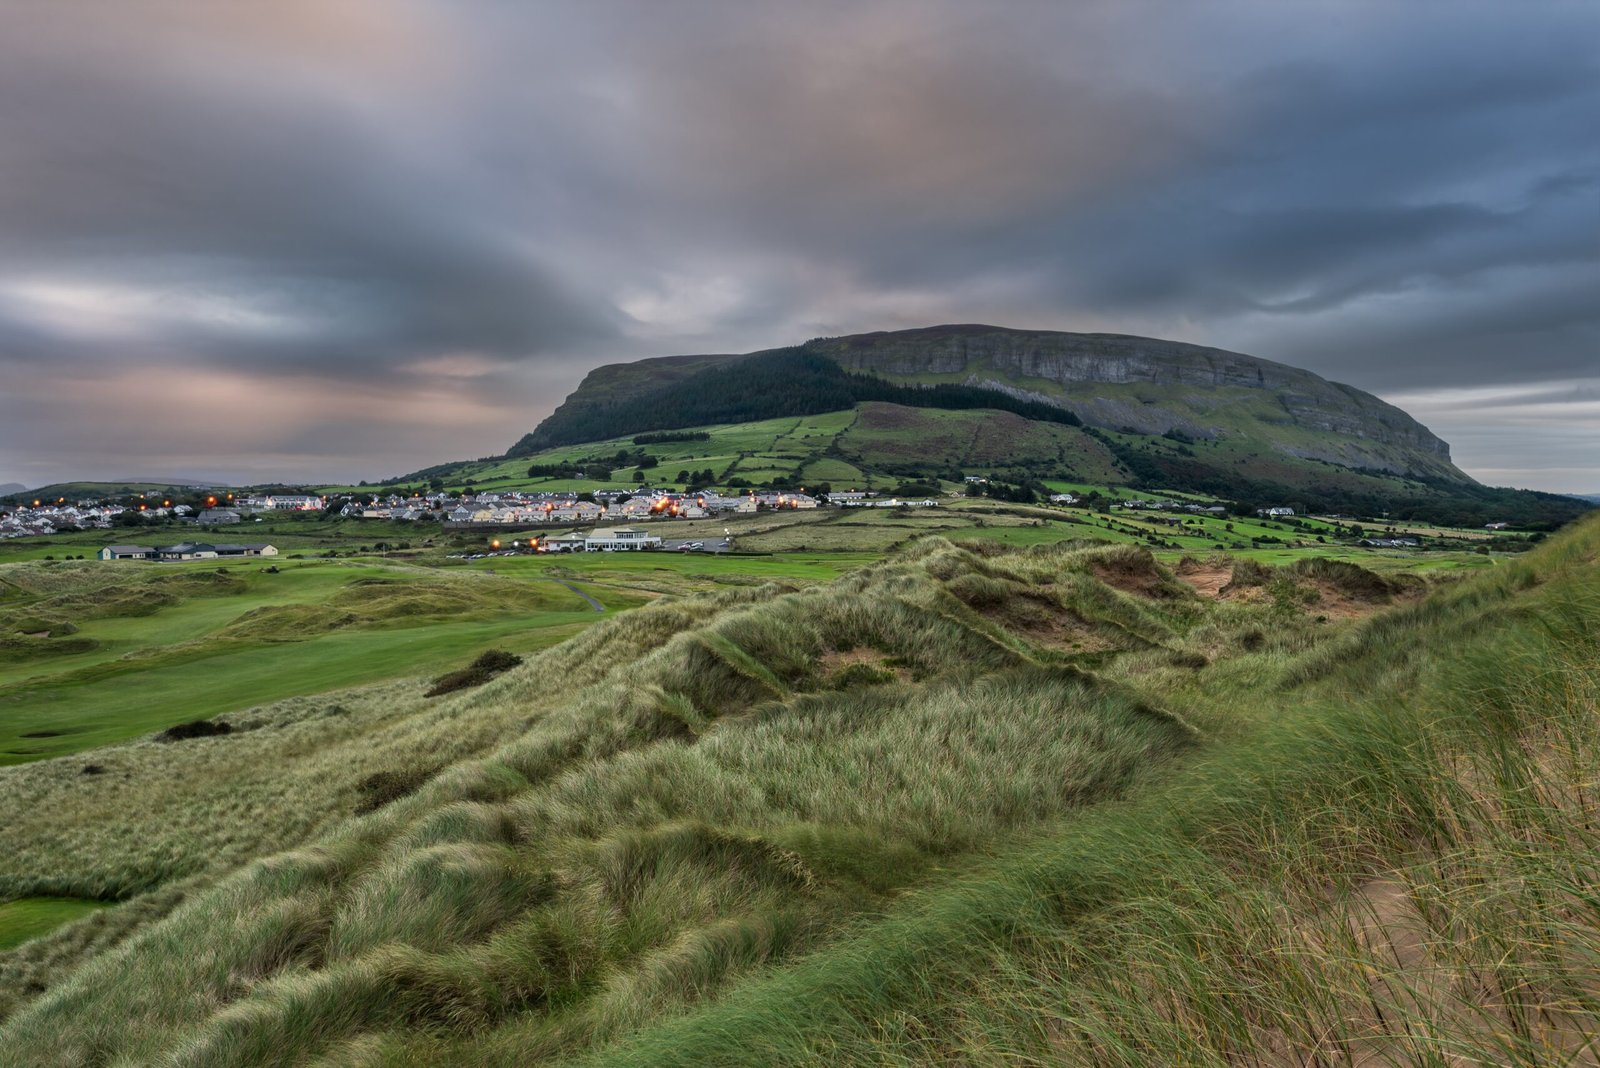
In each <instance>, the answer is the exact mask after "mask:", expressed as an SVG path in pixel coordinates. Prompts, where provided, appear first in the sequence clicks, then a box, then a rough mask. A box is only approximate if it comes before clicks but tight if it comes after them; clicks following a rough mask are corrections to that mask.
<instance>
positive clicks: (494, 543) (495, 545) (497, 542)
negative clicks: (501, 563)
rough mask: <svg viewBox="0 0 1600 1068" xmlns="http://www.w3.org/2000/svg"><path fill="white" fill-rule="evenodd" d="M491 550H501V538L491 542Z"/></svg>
mask: <svg viewBox="0 0 1600 1068" xmlns="http://www.w3.org/2000/svg"><path fill="white" fill-rule="evenodd" d="M489 548H491V549H498V548H500V539H499V538H495V539H494V540H493V541H491V542H489Z"/></svg>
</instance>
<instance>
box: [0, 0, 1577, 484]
mask: <svg viewBox="0 0 1600 1068" xmlns="http://www.w3.org/2000/svg"><path fill="white" fill-rule="evenodd" d="M0 18H3V19H4V23H5V25H4V26H3V28H0V375H4V376H5V378H6V382H5V386H6V387H7V388H6V389H5V390H4V391H0V406H4V410H3V411H0V459H3V460H5V461H6V463H4V464H0V478H3V479H4V480H7V481H9V480H11V479H12V478H20V479H22V480H24V481H31V482H39V481H43V480H44V479H46V478H48V477H56V476H57V475H68V474H88V473H94V472H99V473H102V474H105V473H111V472H107V471H105V470H104V466H105V463H104V462H101V461H97V460H96V457H103V456H105V455H106V454H107V453H110V452H115V454H116V455H118V456H119V457H126V456H128V455H129V450H133V455H142V456H144V457H147V458H148V462H147V463H143V464H138V465H137V466H146V467H148V466H152V465H154V466H156V467H165V468H167V469H171V468H172V466H173V465H178V466H179V467H182V466H183V464H184V457H185V456H186V455H192V454H199V455H204V456H206V457H208V463H209V466H208V467H207V470H217V469H226V470H234V471H238V472H241V473H246V472H248V473H250V474H259V475H260V476H261V477H267V476H268V475H271V474H273V473H274V471H273V468H274V466H275V465H277V466H278V467H280V468H282V467H292V468H293V471H285V470H279V471H277V472H276V473H278V474H301V473H303V474H304V475H306V476H311V475H326V476H333V475H340V476H344V477H372V476H374V475H378V474H381V473H392V472H393V471H395V470H397V469H400V468H404V467H407V466H422V465H424V464H427V463H430V462H436V461H438V460H442V459H445V458H447V457H449V456H459V455H477V454H482V453H486V452H490V451H493V450H495V449H498V448H503V447H504V446H505V445H506V444H509V442H510V441H511V440H513V439H514V438H515V437H516V436H517V435H518V434H520V433H521V432H522V431H523V430H525V429H527V428H528V427H529V426H531V425H532V424H533V423H534V422H536V421H537V419H538V418H539V417H540V416H542V414H544V413H545V412H546V411H548V410H549V409H550V408H551V407H553V406H554V404H555V403H557V402H558V401H559V400H560V398H561V396H562V395H563V394H564V393H565V392H566V391H567V390H568V389H570V388H571V387H572V385H574V384H575V383H576V381H577V379H578V378H579V377H580V376H581V374H582V373H583V371H584V370H585V369H586V368H587V367H590V366H593V365H594V364H596V363H600V362H606V361H609V360H614V359H628V358H634V357H637V356H642V355H652V354H660V353H665V352H681V351H697V350H698V351H738V350H742V349H748V348H755V347H760V346H765V345H771V344H777V343H781V342H784V341H788V340H793V339H798V338H803V337H806V336H811V335H814V334H823V333H826V334H837V333H844V332H849V331H854V330H867V329H881V328H892V327H897V326H909V325H925V324H927V323H930V322H939V321H996V322H1002V323H1011V324H1015V325H1019V326H1035V327H1055V328H1061V329H1092V330H1120V331H1124V332H1130V333H1151V334H1159V335H1164V336H1173V337H1178V338H1182V339H1185V340H1192V341H1199V342H1204V343H1209V344H1216V345H1221V346H1224V347H1229V348H1236V349H1241V350H1244V351H1250V352H1254V353H1256V354H1258V355H1262V356H1266V357H1269V358H1275V359H1281V360H1285V361H1287V362H1291V363H1298V364H1301V365H1303V366H1308V367H1311V368H1312V369H1313V370H1316V371H1318V372H1320V373H1322V374H1324V375H1327V376H1328V377H1331V378H1335V379H1338V380H1342V381H1349V382H1352V383H1354V384H1356V385H1359V386H1362V387H1365V388H1368V389H1373V390H1377V391H1380V392H1385V393H1392V394H1397V395H1403V396H1415V397H1418V398H1421V400H1419V403H1421V404H1423V405H1424V406H1426V407H1427V408H1428V410H1429V411H1430V412H1432V413H1435V415H1434V418H1436V419H1440V420H1443V422H1444V425H1442V426H1440V427H1436V429H1440V430H1441V431H1442V432H1444V433H1445V436H1446V437H1449V438H1452V439H1453V440H1456V441H1457V443H1458V449H1457V453H1458V456H1459V455H1471V454H1473V451H1472V449H1471V448H1470V447H1469V448H1467V449H1466V450H1465V452H1464V451H1463V449H1462V448H1461V447H1460V445H1461V444H1462V442H1463V440H1464V439H1462V438H1461V434H1462V433H1465V434H1467V435H1468V437H1470V436H1471V435H1473V434H1480V436H1481V440H1483V441H1485V442H1487V441H1490V440H1493V441H1495V442H1497V443H1498V444H1497V445H1496V446H1495V450H1496V451H1497V452H1498V453H1503V449H1501V446H1502V445H1503V443H1504V441H1505V440H1506V439H1507V437H1508V436H1515V434H1516V433H1517V432H1518V431H1517V430H1516V427H1518V426H1520V425H1524V423H1525V413H1526V412H1527V411H1528V410H1529V408H1530V406H1531V402H1529V401H1528V400H1527V397H1528V396H1529V395H1531V394H1529V393H1528V390H1529V389H1534V388H1537V389H1538V390H1542V391H1544V392H1546V393H1550V394H1552V395H1565V394H1563V393H1562V391H1564V390H1567V391H1570V390H1572V389H1577V388H1587V387H1583V386H1582V383H1583V382H1586V381H1588V380H1590V379H1592V378H1593V377H1595V372H1596V363H1597V359H1596V352H1597V351H1600V325H1597V319H1596V311H1595V303H1596V302H1595V301H1594V299H1593V298H1594V294H1595V292H1596V290H1597V287H1600V270H1597V240H1600V239H1597V234H1600V137H1597V136H1596V134H1597V133H1600V130H1597V128H1596V124H1597V118H1596V116H1600V77H1597V68H1596V58H1595V50H1594V48H1593V42H1594V40H1595V39H1596V36H1597V33H1600V9H1596V8H1594V7H1592V6H1587V5H1578V4H1559V3H1550V4H1533V5H1516V6H1512V5H1499V4H1470V3H1469V4H1453V5H1450V6H1449V7H1448V8H1446V7H1444V6H1439V5H1387V4H1377V3H1371V4H1368V3H1355V2H1351V3H1344V4H1323V5H1282V4H1270V3H1237V4H1214V5H1205V6H1204V7H1203V8H1202V7H1200V6H1198V5H1195V6H1189V5H1173V4H1138V3H1117V4H1111V3H1105V4H1074V5H1050V4H1042V3H1031V2H1025V0H1018V2H1015V3H994V4H983V5H976V4H967V3H956V2H953V0H952V2H949V3H935V2H932V0H928V2H920V0H919V2H914V3H913V2H903V3H899V2H883V3H873V4H845V3H817V4H804V5H799V4H795V5H746V4H733V3H690V2H682V3H674V4H671V5H663V4H653V3H643V2H640V3H620V2H619V3H583V4H579V3H575V2H574V3H559V2H550V3H540V4H497V3H490V2H476V3H474V2H469V3H443V2H440V3H425V2H421V0H384V2H379V0H340V2H337V3H326V2H321V0H319V2H310V0H300V2H288V0H285V2H282V3H276V4H272V5H211V4H200V3H167V2H158V0H147V2H136V3H127V4H119V5H104V6H97V7H95V8H93V9H90V8H88V7H81V6H78V5H47V4H42V3H13V4H10V5H6V4H4V2H3V0H0ZM179 376H181V388H174V382H175V381H176V380H177V379H178V377H179ZM85 381H93V382H97V383H99V386H100V388H86V387H82V386H74V383H83V382H85ZM152 382H155V383H159V385H155V386H153V385H151V383H152ZM1441 386H1448V387H1450V388H1453V389H1456V390H1458V391H1466V392H1462V393H1460V395H1458V396H1453V397H1445V396H1443V395H1442V394H1440V393H1439V392H1438V389H1439V388H1440V387H1441ZM1491 387H1492V388H1491ZM1483 389H1490V393H1487V394H1485V393H1483V392H1482V390H1483ZM1475 390H1476V392H1474V391H1475ZM1496 390H1498V392H1496ZM173 404H182V405H185V406H186V407H185V409H184V411H183V412H182V413H181V417H180V418H176V419H171V420H168V421H167V423H166V424H164V425H163V426H162V427H161V428H160V430H159V432H157V431H155V430H154V429H152V426H151V423H150V410H151V407H152V406H161V405H169V406H170V405H173ZM264 408H266V409H267V410H263V409H264ZM286 409H287V410H288V411H289V412H291V413H292V414H291V415H290V416H289V417H288V418H285V417H284V414H283V413H284V412H285V410H286ZM219 410H220V411H225V412H227V413H229V418H228V419H225V420H219V419H218V418H216V417H215V415H214V413H215V412H216V411H219ZM1546 411H1547V414H1548V413H1549V412H1554V413H1555V415H1554V416H1553V418H1554V419H1555V420H1556V422H1555V424H1547V425H1556V426H1559V425H1562V424H1561V420H1562V419H1568V420H1577V419H1581V418H1584V417H1586V413H1587V412H1588V409H1587V408H1586V407H1584V406H1583V405H1573V404H1553V405H1551V406H1547V407H1546ZM1469 413H1470V414H1469ZM1496 427H1498V428H1499V429H1494V428H1496ZM219 435H221V436H222V437H223V438H224V439H225V440H227V441H228V442H229V444H228V445H226V446H219V444H218V436H219ZM1580 436H1581V435H1579V436H1573V437H1572V438H1571V439H1570V440H1571V441H1572V442H1573V443H1574V446H1573V448H1576V442H1577V441H1578V440H1579V437H1580ZM1549 440H1550V442H1551V443H1552V444H1551V445H1550V448H1554V449H1556V450H1557V451H1560V449H1561V445H1560V441H1561V438H1560V435H1559V433H1558V434H1556V436H1555V437H1553V438H1551V439H1549ZM141 443H143V444H141ZM141 449H142V450H143V451H142V452H140V451H139V450H141ZM1568 452H1569V454H1570V455H1569V457H1568V461H1563V462H1562V463H1560V464H1557V463H1555V462H1553V461H1552V463H1551V466H1552V467H1555V466H1565V467H1566V468H1567V469H1569V470H1568V473H1567V474H1565V475H1562V476H1561V478H1562V479H1578V480H1579V481H1582V482H1584V483H1585V484H1587V481H1586V480H1585V479H1584V477H1583V475H1582V472H1583V471H1584V470H1586V468H1585V467H1584V464H1585V463H1587V464H1588V465H1589V468H1592V467H1593V460H1592V459H1590V460H1580V459H1577V458H1574V457H1576V453H1575V452H1573V451H1572V449H1569V450H1568ZM130 462H131V461H130ZM116 466H118V468H119V471H120V468H121V467H123V466H126V463H125V462H124V461H123V460H120V459H119V461H118V463H117V464H116ZM191 466H193V465H191ZM202 466H204V465H202ZM91 468H92V469H93V470H92V471H91V470H90V469H91ZM1515 470H1516V472H1519V473H1514V474H1509V475H1507V477H1506V478H1503V479H1501V480H1502V481H1518V480H1520V481H1538V479H1539V477H1540V476H1539V473H1538V470H1537V465H1536V464H1532V463H1531V462H1530V463H1529V464H1528V465H1525V466H1524V467H1521V468H1517V469H1515ZM1573 472H1577V473H1576V474H1574V473H1573ZM175 473H182V471H181V470H179V471H176V472H175ZM1593 481H1594V482H1596V483H1600V474H1597V475H1596V476H1595V477H1594V478H1593ZM1545 484H1550V485H1554V483H1552V482H1549V481H1548V480H1546V483H1545ZM1570 488H1581V486H1578V485H1574V486H1572V487H1570Z"/></svg>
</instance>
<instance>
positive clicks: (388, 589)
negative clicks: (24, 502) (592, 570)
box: [0, 561, 640, 765]
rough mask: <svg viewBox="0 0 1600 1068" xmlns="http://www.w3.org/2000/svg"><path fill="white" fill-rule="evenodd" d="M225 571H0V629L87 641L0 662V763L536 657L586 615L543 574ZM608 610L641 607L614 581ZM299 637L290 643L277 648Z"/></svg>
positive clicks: (43, 567) (309, 566)
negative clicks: (461, 666)
mask: <svg viewBox="0 0 1600 1068" xmlns="http://www.w3.org/2000/svg"><path fill="white" fill-rule="evenodd" d="M265 566H266V565H264V564H261V563H260V562H255V563H252V564H249V565H234V566H229V567H226V568H221V569H219V568H216V567H212V566H198V565H173V566H158V565H137V564H134V565H127V564H123V565H118V564H103V563H99V562H95V563H82V564H79V563H65V562H57V563H54V564H48V563H33V564H22V565H10V566H7V567H4V568H0V574H3V575H4V576H5V577H6V580H7V581H8V582H9V583H10V584H11V585H13V586H14V587H15V588H16V589H18V590H20V591H22V592H23V594H24V596H21V597H18V598H14V599H12V600H10V601H8V602H7V604H6V605H5V606H4V608H3V609H0V627H3V626H7V625H8V624H9V625H10V626H18V625H19V621H24V620H25V622H21V623H20V625H22V626H30V627H32V626H38V627H41V628H50V629H52V630H53V633H55V632H59V631H60V629H61V628H62V627H63V626H66V627H68V628H69V629H70V631H71V633H70V636H66V637H59V638H58V637H54V636H52V637H50V638H41V639H33V641H34V642H35V643H54V642H73V643H89V644H87V645H85V646H83V647H81V648H80V647H77V646H74V647H73V648H71V649H69V650H67V651H65V652H62V653H59V654H57V655H53V656H50V657H48V658H46V657H40V656H32V657H30V658H28V659H24V660H18V661H11V662H0V765H7V764H18V763H26V762H28V761H31V760H38V759H44V758H48V757H53V756H60V755H63V754H66V753H71V752H77V751H81V750H83V749H87V748H91V747H93V746H97V745H104V744H107V743H110V742H115V741H119V740H122V739H126V738H130V737H136V736H138V735H141V734H145V733H148V732H150V731H155V730H159V729H161V728H163V727H167V726H170V725H172V724H174V723H181V722H185V721H189V720H195V719H204V718H207V717H209V716H213V715H216V714H218V713H221V712H226V711H231V710H235V709H241V708H247V707H249V706H251V705H255V704H262V703H267V702H270V701H274V700H277V699H279V698H283V697H287V696H291V695H295V694H311V693H318V692H323V691H326V690H331V689H336V688H340V687H344V686H350V685H354V684H357V683H361V682H369V681H373V680H378V679H385V678H393V677H396V676H401V675H411V674H421V673H424V672H427V671H430V670H436V669H437V668H440V667H443V666H445V665H448V664H451V663H453V662H456V661H458V660H460V659H462V658H463V657H469V656H471V655H474V654H476V653H480V652H482V651H484V650H485V649H487V648H489V647H491V646H494V645H497V644H506V643H509V644H510V645H511V646H512V647H513V651H514V652H519V653H522V652H531V651H535V650H537V649H540V648H544V647H545V646H548V645H550V644H553V643H555V642H559V641H561V640H564V639H565V638H567V637H570V636H571V635H572V634H573V633H575V632H576V631H578V630H580V629H582V628H583V627H585V626H588V625H589V624H591V623H592V622H593V621H594V619H595V615H594V613H593V611H592V610H591V609H590V607H589V606H588V604H587V603H586V602H584V601H583V600H582V599H581V598H580V597H579V596H578V595H577V594H575V593H573V592H572V591H571V590H570V589H567V588H566V587H564V586H561V585H560V584H558V583H552V582H548V581H543V580H542V579H541V580H540V581H536V582H518V581H513V580H511V579H510V578H508V577H505V576H499V577H491V576H481V575H468V574H454V573H447V572H440V571H436V570H425V569H419V568H414V567H405V566H402V565H395V564H389V563H385V564H377V563H349V564H346V563H337V564H336V563H331V562H329V563H321V562H317V563H310V562H304V563H302V562H288V561H285V562H284V563H283V564H281V565H277V566H278V572H277V573H268V572H266V571H265V570H264V567H265ZM603 596H604V597H605V598H606V600H607V601H609V602H610V603H611V605H612V606H614V607H630V606H632V605H634V604H638V603H639V601H640V597H639V596H637V595H636V594H631V593H628V592H624V591H618V590H612V591H607V592H606V593H605V594H603ZM285 643H291V644H292V645H293V646H294V649H293V653H292V654H290V653H287V652H286V651H285V649H284V648H283V646H284V644H285Z"/></svg>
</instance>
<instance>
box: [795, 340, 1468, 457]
mask: <svg viewBox="0 0 1600 1068" xmlns="http://www.w3.org/2000/svg"><path fill="white" fill-rule="evenodd" d="M805 347H806V348H807V349H810V350H812V351H814V352H817V353H819V354H821V355H826V356H828V357H830V358H832V359H834V360H837V361H838V362H839V363H840V364H841V365H843V366H844V367H845V368H847V369H849V370H852V371H858V372H864V373H869V374H877V375H883V376H885V377H889V378H898V379H909V380H924V381H926V380H941V379H951V380H959V381H965V382H968V383H970V384H973V385H982V386H988V387H991V388H999V389H1005V390H1006V391H1007V392H1012V393H1014V394H1016V395H1024V394H1025V395H1027V396H1029V397H1031V398H1034V399H1039V400H1046V401H1049V402H1051V403H1055V404H1059V405H1061V406H1062V407H1065V408H1068V409H1069V410H1071V411H1072V412H1074V413H1075V414H1076V415H1078V416H1079V418H1081V419H1083V421H1084V422H1085V423H1088V424H1090V425H1092V426H1102V427H1107V428H1112V429H1121V428H1124V427H1126V428H1131V429H1134V430H1138V431H1140V432H1141V433H1146V434H1162V433H1166V432H1167V431H1169V430H1181V431H1183V432H1185V433H1188V434H1191V435H1194V436H1198V437H1214V436H1227V435H1228V434H1230V433H1244V434H1246V435H1247V436H1252V437H1262V438H1264V439H1265V440H1266V442H1267V443H1270V444H1271V445H1273V447H1275V448H1277V449H1279V450H1281V451H1283V452H1285V453H1289V454H1292V455H1296V456H1301V457H1304V458H1308V459H1321V460H1328V461H1330V462H1333V463H1340V464H1345V465H1348V466H1354V467H1371V468H1376V469H1378V470H1385V471H1394V472H1400V473H1406V474H1420V475H1430V476H1438V477H1446V478H1453V479H1462V480H1465V478H1466V476H1464V475H1463V474H1462V473H1461V472H1460V471H1459V470H1457V469H1456V468H1455V466H1454V465H1452V464H1451V463H1450V447H1449V446H1448V445H1446V444H1445V443H1444V442H1443V441H1441V440H1440V439H1439V438H1437V437H1436V436H1434V434H1433V433H1432V432H1430V431H1429V430H1428V428H1427V427H1425V426H1423V425H1422V424H1421V423H1419V422H1417V421H1416V420H1415V419H1413V418H1411V416H1409V415H1407V414H1406V413H1405V412H1403V411H1401V410H1400V409H1399V408H1396V407H1394V406H1393V405H1391V404H1386V403H1385V402H1383V401H1381V400H1379V399H1378V398H1377V397H1374V396H1372V395H1371V394H1369V393H1364V392H1362V391H1361V390H1358V389H1355V388H1353V387H1351V386H1345V385H1341V384H1339V383H1336V382H1329V381H1327V380H1326V379H1323V378H1320V377H1319V376H1317V375H1314V374H1312V373H1311V372H1310V371H1303V370H1300V369H1299V368H1295V367H1289V366H1286V365H1284V364H1280V363H1273V362H1272V361H1270V360H1262V359H1258V358H1256V357H1254V356H1245V355H1243V354H1241V353H1237V352H1227V351H1225V350H1222V349H1213V348H1206V347H1204V346H1200V345H1187V344H1184V343H1182V342H1177V341H1163V340H1159V339H1156V338H1144V337H1132V336H1128V335H1122V334H1071V333H1059V332H1055V331H1047V330H1008V329H1005V328H1002V327H992V326H937V327H927V328H924V329H919V330H900V331H894V332H884V333H873V334H857V335H853V336H849V337H837V338H819V339H816V340H814V341H810V342H807V343H806V346H805ZM1275 428H1276V430H1277V432H1274V429H1275ZM1319 438H1320V439H1321V440H1318V439H1319Z"/></svg>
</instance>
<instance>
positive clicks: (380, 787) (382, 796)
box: [356, 765, 440, 812]
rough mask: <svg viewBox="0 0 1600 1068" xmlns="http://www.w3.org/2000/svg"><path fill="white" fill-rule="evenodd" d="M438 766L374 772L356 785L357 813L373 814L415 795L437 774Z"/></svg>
mask: <svg viewBox="0 0 1600 1068" xmlns="http://www.w3.org/2000/svg"><path fill="white" fill-rule="evenodd" d="M439 771H440V769H439V766H438V765H428V766H418V767H410V768H397V769H394V770H392V771H375V772H373V773H372V774H371V775H368V776H367V777H366V778H365V779H362V780H361V781H360V782H358V783H356V789H358V790H360V791H361V799H360V800H359V801H357V802H356V811H357V812H373V811H376V810H377V809H380V808H382V807H383V806H384V805H387V804H389V803H391V802H393V801H398V800H400V799H401V798H402V797H406V796H408V795H410V794H414V793H416V792H417V791H418V790H420V789H422V786H423V784H424V783H426V782H427V781H428V780H429V779H431V778H433V777H434V776H435V775H437V774H439Z"/></svg>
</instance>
